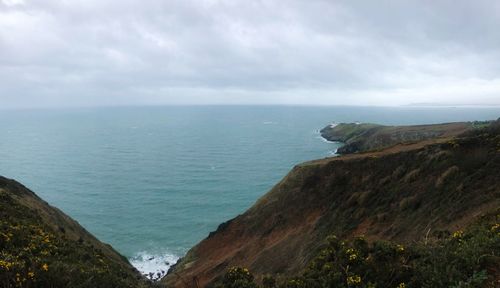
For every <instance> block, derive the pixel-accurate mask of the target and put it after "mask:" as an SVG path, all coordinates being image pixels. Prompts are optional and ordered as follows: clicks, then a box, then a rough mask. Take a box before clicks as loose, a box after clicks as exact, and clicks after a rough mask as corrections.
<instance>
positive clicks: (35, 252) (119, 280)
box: [0, 177, 149, 288]
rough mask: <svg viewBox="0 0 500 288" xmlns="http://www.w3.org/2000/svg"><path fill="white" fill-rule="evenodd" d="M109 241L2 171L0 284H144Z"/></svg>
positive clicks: (0, 179) (94, 285) (52, 285)
mask: <svg viewBox="0 0 500 288" xmlns="http://www.w3.org/2000/svg"><path fill="white" fill-rule="evenodd" d="M148 286H149V284H148V282H147V281H145V280H144V279H143V278H142V277H141V275H140V274H139V273H138V272H137V271H136V270H135V269H134V268H133V267H132V266H131V265H130V264H129V263H128V261H127V259H126V258H124V257H123V256H121V255H120V254H118V253H117V252H116V251H115V250H113V249H112V248H111V246H109V245H106V244H103V243H102V242H100V241H98V240H97V239H96V238H95V237H93V236H92V235H91V234H89V233H88V232H87V231H85V229H83V228H82V227H81V226H80V225H78V223H77V222H75V221H74V220H72V219H71V218H69V217H68V216H66V215H65V214H64V213H62V212H61V211H59V210H57V209H56V208H53V207H51V206H49V205H48V204H47V203H45V202H44V201H43V200H41V199H40V198H38V197H37V196H36V195H35V194H34V193H33V192H31V191H30V190H28V189H27V188H25V187H24V186H22V185H21V184H19V183H17V182H15V181H13V180H9V179H6V178H3V177H0V287H5V288H7V287H54V288H57V287H89V288H90V287H148Z"/></svg>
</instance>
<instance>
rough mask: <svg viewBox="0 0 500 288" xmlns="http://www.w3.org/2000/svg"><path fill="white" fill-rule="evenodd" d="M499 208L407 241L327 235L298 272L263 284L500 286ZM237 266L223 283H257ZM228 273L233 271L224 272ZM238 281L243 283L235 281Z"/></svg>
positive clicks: (404, 287) (287, 287)
mask: <svg viewBox="0 0 500 288" xmlns="http://www.w3.org/2000/svg"><path fill="white" fill-rule="evenodd" d="M497 214H498V213H497ZM497 214H495V215H490V216H488V217H484V218H483V219H481V220H480V221H478V222H477V223H476V224H474V225H472V226H470V227H469V229H467V231H454V232H453V233H440V234H439V235H440V237H439V238H433V239H426V240H425V241H421V242H418V243H412V244H409V245H401V244H397V243H393V242H388V241H374V242H371V243H370V242H368V241H366V240H365V239H364V238H363V237H357V238H354V239H351V240H349V241H343V240H341V239H339V238H337V237H335V236H330V237H328V238H327V239H326V240H327V241H326V242H327V244H326V247H325V248H324V249H323V250H321V251H320V252H319V253H318V254H317V256H316V257H315V258H314V259H313V260H312V261H311V262H310V263H309V265H308V267H307V268H306V269H305V270H304V272H303V273H302V274H301V275H300V276H298V277H295V278H292V279H284V280H281V281H276V280H274V279H272V280H270V279H271V278H270V277H269V276H266V277H265V278H264V279H263V281H262V285H263V287H284V288H292V287H294V288H295V287H296V288H299V287H300V288H302V287H312V288H315V287H339V288H348V287H365V288H368V287H379V288H390V287H394V288H409V287H500V280H499V279H500V278H499V277H500V275H499V274H498V273H499V271H498V267H500V255H499V254H500V224H499V222H500V221H499V218H500V215H497ZM237 269H241V268H232V269H231V270H229V272H228V274H226V276H225V277H224V282H223V283H222V286H221V287H256V286H248V285H250V284H248V282H249V281H250V280H252V281H253V277H252V276H251V274H250V273H249V272H248V273H247V272H245V273H234V271H239V270H237ZM243 271H248V270H246V269H244V270H243ZM229 274H231V275H232V276H231V277H228V275H229ZM239 277H241V278H239ZM228 280H229V281H228ZM239 281H244V283H245V285H247V286H234V284H235V283H240V282H239ZM278 282H279V283H278ZM254 285H255V284H254Z"/></svg>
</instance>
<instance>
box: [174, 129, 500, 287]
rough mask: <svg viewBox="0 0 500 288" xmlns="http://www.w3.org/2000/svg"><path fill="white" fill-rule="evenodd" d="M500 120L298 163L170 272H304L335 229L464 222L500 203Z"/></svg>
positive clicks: (382, 235) (383, 234)
mask: <svg viewBox="0 0 500 288" xmlns="http://www.w3.org/2000/svg"><path fill="white" fill-rule="evenodd" d="M498 183H500V123H499V122H498V121H497V123H493V124H492V125H491V127H489V128H484V129H476V130H471V131H469V132H467V133H466V134H464V135H462V136H461V137H457V138H451V137H440V138H437V139H431V140H427V141H423V142H418V143H409V144H404V145H402V144H400V145H396V146H392V147H391V148H390V149H386V150H381V151H377V152H371V153H357V154H352V155H346V156H342V157H337V158H327V159H322V160H317V161H311V162H307V163H304V164H301V165H298V166H296V167H295V168H294V169H293V170H292V171H291V172H290V173H289V174H288V175H287V176H286V177H285V178H284V179H283V180H282V181H281V182H280V183H278V184H277V185H276V186H275V187H274V188H273V189H272V190H271V191H270V192H268V193H267V194H266V195H265V196H263V197H262V198H261V199H259V200H258V201H257V203H256V204H255V205H254V206H253V207H252V208H250V209H249V210H248V211H246V212H245V213H244V214H242V215H240V216H238V217H236V218H234V219H232V220H230V221H228V222H226V223H224V224H222V225H220V226H219V228H218V229H217V231H215V232H213V233H211V234H210V235H209V236H208V237H207V238H206V239H205V240H203V241H202V242H200V243H199V244H198V245H196V246H195V247H194V248H192V249H191V250H190V251H189V252H188V253H187V255H186V256H185V257H184V258H183V259H181V260H180V261H179V262H178V263H177V265H176V266H175V267H174V268H173V269H172V270H171V271H170V272H169V274H168V275H167V277H166V279H164V283H166V284H168V285H169V287H195V286H196V285H200V287H202V286H204V285H206V284H208V283H211V282H213V281H214V280H217V279H221V276H222V275H223V274H224V273H225V272H226V271H227V269H228V268H230V267H233V266H240V267H247V268H249V269H250V271H252V272H253V273H254V274H255V275H256V277H257V278H258V279H261V276H262V275H263V274H267V273H273V274H275V273H278V274H281V275H284V276H290V275H296V274H297V273H299V272H300V271H302V270H303V269H304V268H305V266H306V264H307V263H308V262H309V261H310V260H311V259H312V258H313V257H314V256H315V255H316V254H317V252H318V251H319V250H320V249H321V247H322V245H323V243H324V239H325V238H326V237H327V236H328V235H330V234H336V235H337V236H338V237H340V238H345V239H350V238H352V237H354V236H358V235H364V236H365V238H366V239H367V240H368V241H374V240H378V239H385V240H393V241H397V242H399V243H411V242H414V241H418V240H422V239H425V238H426V237H430V236H431V235H435V234H436V233H440V231H456V230H458V229H461V228H463V227H466V226H468V225H469V224H470V223H472V222H474V221H476V219H477V218H478V217H479V216H481V215H484V214H487V213H488V212H491V211H493V210H495V209H497V208H498V207H500V185H498Z"/></svg>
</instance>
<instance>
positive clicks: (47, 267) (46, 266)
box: [42, 263, 49, 271]
mask: <svg viewBox="0 0 500 288" xmlns="http://www.w3.org/2000/svg"><path fill="white" fill-rule="evenodd" d="M42 269H43V270H44V271H49V265H47V263H45V264H43V265H42Z"/></svg>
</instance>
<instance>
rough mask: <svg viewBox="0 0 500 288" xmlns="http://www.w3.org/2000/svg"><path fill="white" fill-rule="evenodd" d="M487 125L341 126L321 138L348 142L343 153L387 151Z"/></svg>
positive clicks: (323, 132)
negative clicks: (405, 144) (387, 149)
mask: <svg viewBox="0 0 500 288" xmlns="http://www.w3.org/2000/svg"><path fill="white" fill-rule="evenodd" d="M483 125H487V122H457V123H444V124H432V125H413V126H383V125H377V124H371V123H359V124H358V123H340V124H334V125H328V126H326V127H325V128H323V129H321V131H320V132H321V136H322V137H323V138H325V139H327V140H329V141H339V142H343V143H345V145H344V146H342V147H340V148H339V149H338V150H337V153H339V154H348V153H355V152H364V151H370V150H375V149H381V148H387V147H389V146H392V145H396V144H401V143H411V142H418V141H422V140H428V139H433V138H440V137H451V136H456V135H459V134H461V133H464V132H465V131H467V130H470V129H472V128H475V127H478V126H483Z"/></svg>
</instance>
